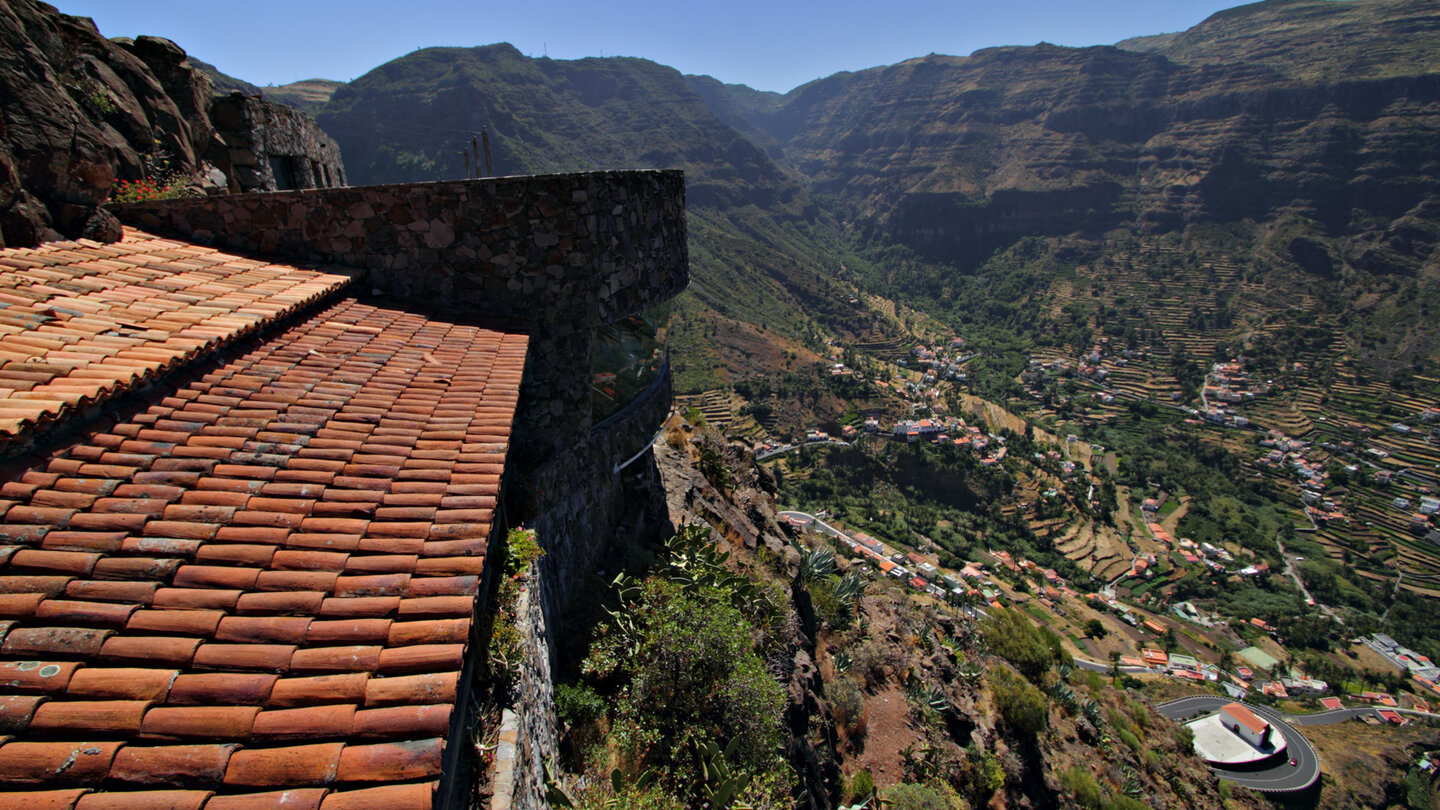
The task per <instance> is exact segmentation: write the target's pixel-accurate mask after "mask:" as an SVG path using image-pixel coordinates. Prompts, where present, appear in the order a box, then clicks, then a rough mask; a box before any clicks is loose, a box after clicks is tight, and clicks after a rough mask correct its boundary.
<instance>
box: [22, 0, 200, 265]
mask: <svg viewBox="0 0 1440 810" xmlns="http://www.w3.org/2000/svg"><path fill="white" fill-rule="evenodd" d="M213 92H214V91H213V86H212V85H211V83H210V80H209V79H208V78H207V77H205V76H204V75H203V74H201V73H199V72H198V71H196V70H194V69H193V68H191V67H190V65H189V63H188V62H187V60H186V59H185V52H184V51H182V50H181V49H180V48H179V47H178V46H176V45H175V44H174V43H172V42H170V41H168V40H163V39H158V38H154V37H141V38H140V39H138V40H135V41H133V42H132V41H129V40H116V41H111V40H107V39H105V38H104V37H102V36H101V35H100V32H99V30H97V29H96V28H95V24H94V23H93V22H91V21H90V20H89V19H87V18H83V17H70V16H67V15H64V14H61V13H59V12H58V11H56V10H55V9H54V8H52V7H51V6H48V5H46V4H44V3H39V2H35V0H7V2H6V3H3V4H0V99H4V105H3V110H0V245H3V246H5V247H15V246H26V245H34V244H38V243H40V242H43V241H47V240H54V239H60V238H75V237H80V236H86V237H89V238H96V237H112V238H113V237H115V236H118V233H119V231H118V225H117V224H116V223H115V221H114V218H113V217H110V216H108V215H97V214H96V211H97V208H98V206H99V205H100V204H101V203H102V202H104V200H105V199H106V197H107V196H108V195H109V194H110V191H111V189H112V187H113V186H114V184H115V182H116V180H117V179H137V178H139V177H140V176H141V175H142V173H143V171H144V165H143V163H144V161H143V157H144V155H146V154H147V153H151V152H152V150H163V152H164V153H166V154H168V155H170V156H171V157H170V166H171V168H172V169H174V170H176V171H177V172H179V173H181V174H183V175H186V176H190V177H194V176H196V175H197V174H198V173H199V172H198V169H199V167H200V161H199V156H200V155H203V154H204V152H205V149H206V148H207V146H208V145H209V143H210V141H211V140H212V139H213V138H214V136H215V133H214V128H213V127H212V126H211V125H210V123H209V104H210V98H211V96H212V95H213Z"/></svg>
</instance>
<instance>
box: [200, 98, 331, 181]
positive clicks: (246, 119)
mask: <svg viewBox="0 0 1440 810" xmlns="http://www.w3.org/2000/svg"><path fill="white" fill-rule="evenodd" d="M210 119H211V121H212V122H214V125H215V130H216V132H217V133H218V134H219V138H220V141H221V142H222V144H217V145H216V146H214V147H212V148H211V149H210V151H209V152H208V153H207V155H206V157H208V158H209V159H210V161H211V162H213V163H214V164H215V165H216V166H218V167H220V169H221V170H222V171H224V172H225V175H226V176H227V177H228V178H229V181H230V190H231V191H232V192H245V191H286V190H290V189H306V188H334V187H337V186H343V185H345V164H344V163H343V162H341V160H340V146H339V144H337V143H335V139H334V138H331V137H330V136H329V135H327V134H326V133H325V130H323V129H321V128H320V125H319V124H317V123H315V119H313V118H311V117H310V116H309V115H306V114H305V113H303V112H301V111H300V110H297V109H295V108H293V107H287V106H285V105H284V104H276V103H273V102H269V101H266V100H264V99H262V98H260V97H259V96H247V95H244V94H241V93H232V94H230V95H229V96H227V97H222V98H216V99H215V100H214V103H213V105H212V106H211V108H210Z"/></svg>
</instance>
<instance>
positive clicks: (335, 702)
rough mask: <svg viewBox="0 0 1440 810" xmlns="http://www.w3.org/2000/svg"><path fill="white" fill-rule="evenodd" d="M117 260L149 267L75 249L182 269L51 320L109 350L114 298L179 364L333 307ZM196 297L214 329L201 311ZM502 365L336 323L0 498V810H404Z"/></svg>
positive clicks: (87, 446) (142, 415) (151, 407)
mask: <svg viewBox="0 0 1440 810" xmlns="http://www.w3.org/2000/svg"><path fill="white" fill-rule="evenodd" d="M132 237H133V238H135V239H136V240H138V241H137V242H135V243H133V244H132V243H130V242H127V243H123V244H122V247H120V248H114V249H113V250H122V251H123V250H130V249H131V248H132V247H143V248H147V250H143V251H138V252H132V253H126V254H125V256H126V257H127V258H124V259H118V258H117V257H116V256H114V255H113V250H112V249H110V248H98V247H94V248H92V247H90V246H86V245H82V246H81V248H83V249H84V250H86V251H91V250H93V251H94V252H95V253H96V254H97V255H96V257H95V259H94V261H95V262H97V263H103V262H111V261H112V260H114V263H120V264H123V263H125V262H138V263H140V264H141V265H145V266H148V264H147V262H150V261H160V260H164V261H165V262H166V263H168V264H169V266H170V268H171V269H172V270H173V269H175V266H174V263H175V262H185V263H191V262H193V263H194V264H195V265H196V267H195V268H194V269H193V270H189V271H184V272H182V273H180V274H179V275H172V276H170V277H169V278H170V279H171V281H166V280H165V279H166V277H165V276H163V275H147V274H146V273H145V272H144V271H143V270H136V271H134V274H135V275H136V276H137V277H141V276H144V277H145V278H144V279H139V278H137V280H136V281H135V282H134V284H135V285H141V282H142V281H144V282H145V285H146V286H131V287H124V288H119V287H109V288H106V289H107V292H106V293H105V294H104V295H97V296H95V297H87V296H85V295H78V294H77V295H76V299H77V300H80V301H87V302H91V303H88V304H85V305H84V306H80V305H77V304H74V302H73V301H70V299H68V298H67V299H66V303H65V304H63V305H62V304H58V303H55V301H56V300H58V297H60V296H62V293H59V292H56V293H54V296H55V297H52V298H51V299H49V300H50V301H51V302H52V306H66V307H73V308H74V309H75V311H76V312H84V311H86V310H85V306H92V308H95V309H96V311H98V312H102V313H104V312H110V314H109V315H94V314H88V313H87V314H85V315H76V316H74V318H75V319H78V320H84V319H89V318H100V317H109V318H111V319H112V321H113V322H114V323H115V324H116V327H113V328H115V329H122V328H132V327H124V326H123V325H121V324H120V320H125V321H127V322H128V321H130V320H131V319H132V318H135V316H134V315H127V316H123V317H121V316H118V315H117V314H116V313H115V312H112V311H111V310H109V309H107V308H106V307H105V306H103V304H104V303H105V302H107V301H117V300H122V297H121V296H120V295H119V294H118V293H117V290H120V289H126V290H131V291H132V292H134V293H135V295H137V296H139V299H143V300H147V301H155V302H169V303H156V304H154V306H155V307H156V308H157V309H164V308H165V306H169V305H171V304H173V305H174V310H173V311H175V312H188V313H190V314H189V315H186V316H185V317H184V318H178V319H177V320H176V321H175V324H176V325H175V326H174V327H173V328H167V329H166V330H159V327H157V326H156V320H155V319H156V318H158V317H160V316H159V315H158V314H157V315H155V316H154V317H152V318H151V319H150V320H149V321H142V320H139V319H136V320H135V323H136V324H137V325H136V326H135V327H133V328H135V329H140V330H143V331H145V332H146V333H147V334H148V333H149V332H150V331H152V330H159V331H164V332H165V335H163V336H162V335H159V334H156V335H154V336H153V337H154V339H155V340H158V341H159V343H158V344H157V345H161V346H174V347H175V349H176V352H177V353H179V352H181V350H182V349H183V350H184V353H189V352H191V351H194V350H196V347H199V346H203V345H206V341H207V340H211V339H219V338H220V336H221V335H222V334H232V333H233V331H243V330H244V329H245V328H246V327H245V326H244V324H246V323H250V324H253V323H257V322H259V321H261V320H264V319H267V318H273V317H278V316H279V314H280V313H282V312H284V311H286V310H287V309H292V308H294V307H295V306H296V305H298V304H299V303H300V302H302V301H304V300H306V299H307V298H308V297H313V296H314V295H317V294H319V293H320V292H321V291H323V290H324V289H325V285H326V284H330V283H338V279H337V278H336V277H333V276H330V277H327V276H322V275H317V274H313V273H311V274H308V275H307V274H306V273H304V272H303V271H290V272H289V273H287V270H286V268H282V267H275V266H267V265H260V264H258V263H251V265H252V266H250V267H249V268H248V269H236V268H232V269H235V270H236V272H237V273H238V275H237V274H226V273H221V274H219V275H216V272H215V266H214V265H210V266H208V269H207V265H206V262H207V259H205V258H204V257H205V256H210V257H212V258H219V260H220V261H222V262H223V265H222V266H225V267H229V266H230V265H231V264H233V263H234V261H239V260H232V259H229V258H224V257H222V256H221V255H220V254H214V253H213V252H207V251H204V250H203V249H199V248H195V249H192V248H188V247H184V246H179V245H178V243H161V244H164V245H169V247H164V248H160V247H159V245H158V244H157V243H158V242H159V240H151V239H147V238H142V237H135V236H134V235H133V234H132ZM125 245H129V246H130V247H125ZM73 250H80V248H74V249H73ZM192 250H195V251H200V253H199V254H196V253H192V252H191V251H192ZM161 254H164V255H161ZM23 255H32V254H29V253H27V254H23ZM33 255H43V249H42V251H35V252H33ZM0 256H3V257H5V258H6V259H12V262H11V266H13V257H14V256H16V252H13V251H5V252H3V253H0ZM75 266H78V265H75ZM40 267H42V268H44V272H45V273H52V272H53V273H57V274H59V275H65V273H66V272H68V271H65V270H64V269H63V268H62V269H61V270H56V269H55V268H53V267H51V266H49V265H43V264H42V265H40ZM25 272H27V273H34V272H36V270H35V268H34V267H32V268H30V270H28V271H25ZM192 273H193V274H194V276H193V284H190V283H185V284H182V283H180V282H179V281H177V280H176V279H181V278H191V275H190V274H192ZM40 277H41V278H44V280H45V282H46V284H48V285H53V288H54V289H61V288H62V287H63V285H66V284H76V285H78V284H79V282H78V281H77V280H76V278H75V277H74V276H66V277H65V278H50V277H49V276H48V275H44V276H40ZM202 277H203V278H204V279H207V280H203V281H202V280H201V278H202ZM240 278H251V279H253V280H254V282H255V283H254V284H248V283H241V282H240V281H239V280H238V279H240ZM266 278H268V279H269V280H268V281H267V280H265V279H266ZM327 279H328V280H327ZM205 285H208V286H207V289H206V290H205V291H203V292H195V294H194V295H193V296H192V298H193V300H191V299H188V298H186V296H189V295H190V293H187V292H184V290H186V289H191V290H192V291H193V290H194V288H195V287H197V286H205ZM39 286H43V285H41V282H39V281H35V282H34V283H33V284H32V285H30V286H29V287H24V285H22V287H24V288H25V289H30V290H31V291H32V292H33V291H34V290H35V289H36V288H38V287H39ZM142 290H143V292H142ZM241 290H248V292H239V291H241ZM262 291H263V295H264V296H265V300H263V301H262V300H259V299H256V298H254V297H253V296H254V295H257V294H262ZM30 294H31V293H25V294H23V295H19V294H15V293H10V295H11V297H12V298H13V297H27V296H29V295H30ZM71 294H72V293H70V292H69V291H67V292H65V293H64V294H63V295H66V296H68V295H71ZM147 296H148V297H147ZM166 296H170V297H168V298H167V297H166ZM139 299H137V300H139ZM7 300H8V299H7ZM214 300H227V301H232V302H234V303H233V304H231V305H228V311H229V312H232V313H235V314H234V315H221V314H218V313H216V314H213V315H211V314H209V313H210V310H209V309H208V307H209V306H210V303H208V302H211V301H214ZM17 306H24V307H25V311H26V312H27V317H34V318H36V319H39V318H40V313H39V311H38V310H37V309H36V308H35V307H34V306H28V305H19V304H17ZM11 311H12V310H11V309H0V319H3V316H4V315H5V313H7V312H11ZM192 317H193V318H197V319H199V320H187V319H190V318H192ZM232 318H233V321H234V323H232V321H231V319H232ZM216 319H219V320H220V321H224V324H223V325H224V327H225V328H224V329H222V328H220V325H219V323H218V321H217V320H216ZM56 320H59V319H58V318H57V319H56ZM181 321H186V322H187V323H193V324H194V326H193V327H192V326H185V325H181V324H180V322H181ZM86 322H87V323H89V321H86ZM147 324H148V325H147ZM204 324H216V328H215V329H214V332H215V334H213V335H212V334H210V332H208V331H203V330H206V329H208V328H209V327H208V326H203V325H204ZM96 325H97V326H98V323H97V324H96ZM232 326H233V327H234V329H233V331H232V332H226V329H230V328H231V327H232ZM43 328H44V327H43V326H41V327H39V328H38V329H36V330H32V331H37V332H39V331H40V330H43ZM111 328H112V327H106V329H111ZM187 329H188V330H191V331H188V332H187ZM196 330H201V331H200V332H197V331H196ZM77 331H81V332H85V334H84V335H74V336H72V337H74V338H75V339H76V340H78V341H80V342H82V343H83V342H84V341H86V340H94V339H95V336H96V335H98V334H100V332H86V330H77ZM101 331H102V332H103V331H104V330H101ZM87 335H88V336H89V337H87ZM177 336H180V337H177ZM8 339H9V338H4V339H0V346H4V345H6V343H5V341H6V340H8ZM47 340H48V338H47ZM136 340H137V341H138V340H139V338H137V339H136ZM167 341H169V342H167ZM136 345H139V344H136ZM46 348H47V350H49V348H50V347H48V345H47V347H46ZM525 351H526V338H525V337H523V336H519V335H511V334H504V333H499V332H494V331H489V330H485V329H481V328H478V327H474V326H467V325H458V324H454V323H446V322H440V321H436V320H431V319H428V318H426V317H425V316H422V315H417V314H412V313H409V312H405V311H400V310H394V309H381V308H376V307H374V306H370V305H366V304H362V303H358V302H356V301H354V300H343V301H340V302H338V303H336V304H333V305H331V306H330V307H329V308H328V309H326V310H324V311H322V312H320V313H319V314H317V315H314V316H313V317H310V318H308V319H307V320H305V321H304V322H302V323H299V324H297V325H292V326H289V327H288V328H284V329H283V331H281V332H280V333H278V334H277V335H275V336H274V337H273V338H270V339H268V340H265V341H264V342H261V343H254V342H251V343H248V344H246V343H240V344H237V345H236V346H235V347H234V354H233V356H232V359H229V360H227V361H225V362H222V363H219V364H206V365H203V367H201V368H199V369H198V370H188V371H182V372H179V373H176V374H172V375H170V376H169V377H167V378H166V379H165V380H164V382H163V383H162V385H161V386H157V390H156V391H155V392H154V393H153V394H147V395H146V399H147V400H148V402H142V403H138V404H133V405H131V406H129V407H130V411H129V412H128V413H122V414H121V415H120V416H119V417H118V418H110V417H106V418H105V419H104V420H103V421H101V422H99V423H91V424H89V425H87V426H86V431H85V432H84V433H83V434H81V435H80V436H79V438H76V439H73V440H72V441H71V442H70V443H69V444H66V445H63V446H60V447H58V448H56V449H54V450H53V451H51V452H49V453H47V454H45V455H44V457H41V458H38V459H35V460H33V461H32V462H31V463H30V464H29V466H28V467H27V468H26V469H23V470H21V471H19V472H17V473H16V474H14V475H13V476H11V477H10V478H9V479H8V483H5V484H4V485H3V486H0V499H3V500H0V807H20V808H40V807H72V806H74V807H79V808H89V807H100V806H104V807H192V808H202V807H203V808H205V810H232V809H233V808H249V807H260V806H266V807H280V806H283V807H297V808H298V807H311V808H316V807H318V808H325V810H338V809H339V808H351V807H372V808H380V807H384V808H407V807H427V808H428V807H429V806H430V802H431V791H432V790H433V788H434V785H435V784H436V780H437V779H438V778H439V775H440V772H441V759H442V751H443V749H444V747H445V744H446V738H447V736H448V734H449V732H450V720H451V715H452V711H453V709H454V704H455V701H456V691H457V682H458V680H459V678H460V675H461V671H462V661H463V656H464V654H465V650H466V645H467V642H468V641H469V639H470V633H471V628H472V622H473V616H474V610H475V598H476V594H477V591H478V588H479V581H480V580H479V578H480V575H481V574H482V573H483V567H484V560H485V556H484V555H485V551H486V542H487V540H488V538H489V537H490V534H491V526H492V521H493V516H494V509H495V508H496V502H497V498H498V496H499V494H500V484H501V474H502V471H503V468H504V467H503V465H504V462H505V457H506V452H507V447H508V441H509V433H510V424H511V418H512V415H513V411H514V408H515V404H516V401H517V398H518V395H519V382H520V375H521V370H522V367H523V363H524V357H525ZM176 356H179V355H178V354H177V355H176ZM78 359H79V358H77V360H78ZM165 362H166V361H165V360H163V359H162V358H156V359H155V363H153V364H152V363H151V362H150V360H149V359H148V358H147V359H145V360H144V361H137V363H139V364H143V365H144V366H145V368H147V369H148V368H158V367H161V366H163V365H164V364H165ZM101 364H102V365H103V361H102V363H101ZM127 367H128V366H127ZM136 367H137V368H138V367H139V365H137V366H136ZM7 368H8V367H7ZM177 378H178V379H177ZM4 791H10V792H9V793H6V792H4Z"/></svg>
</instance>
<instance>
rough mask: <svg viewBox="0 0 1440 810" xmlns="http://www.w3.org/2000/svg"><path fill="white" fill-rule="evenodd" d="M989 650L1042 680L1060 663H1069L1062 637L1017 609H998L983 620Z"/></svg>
mask: <svg viewBox="0 0 1440 810" xmlns="http://www.w3.org/2000/svg"><path fill="white" fill-rule="evenodd" d="M980 631H981V633H982V634H983V635H984V638H985V642H986V643H987V644H988V645H989V646H990V651H991V652H993V653H995V654H996V655H998V656H1000V657H1001V658H1004V659H1005V660H1006V661H1009V662H1010V663H1011V664H1014V665H1015V668H1016V669H1018V670H1019V671H1020V674H1022V675H1024V676H1025V677H1026V678H1028V679H1030V680H1031V681H1033V682H1035V683H1039V682H1040V681H1041V679H1042V678H1043V676H1044V675H1045V673H1046V672H1047V671H1049V669H1050V668H1051V667H1052V666H1054V665H1057V664H1070V663H1072V662H1071V660H1070V655H1069V654H1068V653H1066V652H1065V650H1064V647H1063V646H1062V644H1061V640H1060V637H1059V636H1057V635H1055V634H1054V633H1053V632H1051V631H1050V630H1048V629H1046V628H1044V627H1037V626H1036V625H1035V624H1034V623H1032V622H1029V621H1026V620H1025V619H1024V618H1023V617H1022V616H1021V615H1020V613H1018V612H1017V611H1014V610H995V611H991V612H990V615H989V616H988V617H986V618H985V619H984V620H983V621H981V622H980Z"/></svg>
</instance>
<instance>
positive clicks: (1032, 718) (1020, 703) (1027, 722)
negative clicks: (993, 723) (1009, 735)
mask: <svg viewBox="0 0 1440 810" xmlns="http://www.w3.org/2000/svg"><path fill="white" fill-rule="evenodd" d="M990 689H991V690H992V691H993V692H994V694H995V708H997V709H999V710H1000V716H1001V717H1003V718H1004V719H1005V722H1006V723H1008V724H1009V725H1010V727H1011V728H1013V729H1014V730H1015V731H1016V732H1018V733H1020V734H1039V733H1040V732H1042V731H1044V730H1045V729H1046V728H1049V726H1050V708H1049V703H1048V701H1046V700H1045V695H1044V694H1042V693H1041V692H1040V690H1039V689H1036V688H1035V687H1034V685H1032V684H1030V683H1027V682H1026V681H1025V680H1023V679H1021V678H1017V677H1016V676H1015V675H1013V674H1011V672H1010V670H1009V669H1007V668H1005V667H995V668H994V669H992V670H990Z"/></svg>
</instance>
